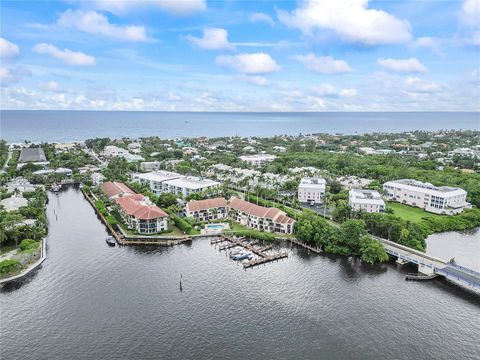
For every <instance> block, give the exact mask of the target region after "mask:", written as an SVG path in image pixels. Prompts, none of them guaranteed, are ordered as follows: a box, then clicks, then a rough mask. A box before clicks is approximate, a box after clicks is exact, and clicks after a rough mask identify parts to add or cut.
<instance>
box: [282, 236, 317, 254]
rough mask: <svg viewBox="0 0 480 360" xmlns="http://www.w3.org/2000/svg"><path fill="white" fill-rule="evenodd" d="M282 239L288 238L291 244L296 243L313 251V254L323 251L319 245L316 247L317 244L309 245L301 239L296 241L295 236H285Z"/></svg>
mask: <svg viewBox="0 0 480 360" xmlns="http://www.w3.org/2000/svg"><path fill="white" fill-rule="evenodd" d="M284 240H288V241H290V242H291V243H292V244H295V245H298V246H301V247H303V248H305V249H307V250H309V251H311V252H314V253H315V254H321V253H322V252H323V250H322V248H321V247H318V246H311V245H308V244H306V243H304V242H302V241H298V240H297V239H295V238H287V239H284Z"/></svg>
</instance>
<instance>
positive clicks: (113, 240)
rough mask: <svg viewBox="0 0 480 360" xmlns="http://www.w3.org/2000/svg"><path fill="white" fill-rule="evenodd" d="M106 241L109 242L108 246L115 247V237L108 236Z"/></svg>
mask: <svg viewBox="0 0 480 360" xmlns="http://www.w3.org/2000/svg"><path fill="white" fill-rule="evenodd" d="M105 241H106V242H107V244H108V246H115V239H114V238H113V236H107V238H106V239H105Z"/></svg>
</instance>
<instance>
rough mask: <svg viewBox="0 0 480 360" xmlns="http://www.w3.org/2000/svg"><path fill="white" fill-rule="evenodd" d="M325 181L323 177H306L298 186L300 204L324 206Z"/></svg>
mask: <svg viewBox="0 0 480 360" xmlns="http://www.w3.org/2000/svg"><path fill="white" fill-rule="evenodd" d="M325 185H326V181H325V179H323V178H321V177H305V178H303V179H302V180H301V181H300V184H299V185H298V201H299V202H300V203H310V204H323V202H324V198H325Z"/></svg>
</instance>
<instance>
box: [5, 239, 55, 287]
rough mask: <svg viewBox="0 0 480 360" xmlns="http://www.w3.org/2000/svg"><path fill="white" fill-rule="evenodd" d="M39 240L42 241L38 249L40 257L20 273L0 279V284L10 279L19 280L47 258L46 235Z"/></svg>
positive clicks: (10, 280)
mask: <svg viewBox="0 0 480 360" xmlns="http://www.w3.org/2000/svg"><path fill="white" fill-rule="evenodd" d="M41 241H42V244H41V250H40V259H38V260H37V261H35V262H34V263H33V264H31V265H30V266H29V267H27V268H26V269H24V270H23V271H21V272H20V273H18V274H16V275H12V276H10V277H8V278H4V279H0V285H4V284H7V283H9V282H12V281H16V280H20V279H22V278H24V277H25V276H27V275H28V274H30V273H31V272H32V271H34V270H35V269H37V268H38V267H39V266H40V265H42V264H43V262H44V261H45V260H46V259H47V237H45V238H44V239H42V240H41Z"/></svg>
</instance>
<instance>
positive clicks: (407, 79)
mask: <svg viewBox="0 0 480 360" xmlns="http://www.w3.org/2000/svg"><path fill="white" fill-rule="evenodd" d="M0 10H1V13H0V16H1V28H0V60H1V66H0V84H1V86H0V91H1V108H2V109H24V110H34V109H52V110H56V109H59V110H162V111H480V0H456V1H449V0H437V1H433V0H431V1H425V0H414V1H407V0H388V1H368V0H335V1H333V0H299V1H290V0H281V1H269V0H256V1H253V0H248V1H247V0H236V1H235V0H226V1H210V0H149V1H147V0H143V1H141V0H139V1H137V0H130V1H126V0H121V1H114V0H88V1H85V0H67V1H21V0H15V1H8V0H2V1H1V3H0Z"/></svg>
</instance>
